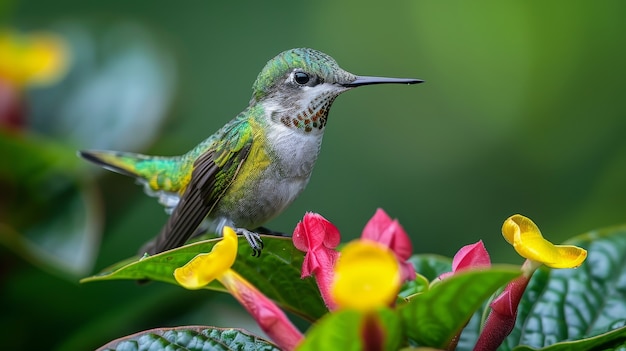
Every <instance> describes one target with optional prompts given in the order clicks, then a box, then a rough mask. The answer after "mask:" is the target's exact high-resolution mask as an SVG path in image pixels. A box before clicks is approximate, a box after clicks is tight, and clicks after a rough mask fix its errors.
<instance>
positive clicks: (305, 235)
mask: <svg viewBox="0 0 626 351" xmlns="http://www.w3.org/2000/svg"><path fill="white" fill-rule="evenodd" d="M340 240H341V236H340V234H339V230H338V229H337V227H335V226H334V225H333V224H332V223H330V222H329V221H328V220H327V219H326V218H324V217H322V216H321V215H319V214H317V213H312V212H307V213H306V214H305V215H304V218H302V221H300V222H298V224H297V225H296V229H295V230H294V232H293V244H294V246H295V247H296V248H297V249H298V250H300V251H304V252H306V254H305V256H304V262H303V263H302V278H305V277H308V276H310V275H313V276H314V277H315V280H316V282H317V286H318V287H319V289H320V293H321V294H322V298H323V299H324V302H325V303H326V306H327V307H328V308H329V309H334V308H335V307H336V305H335V303H334V302H333V299H332V297H331V294H330V289H331V284H332V282H333V276H334V271H333V268H334V267H335V262H336V261H337V258H338V257H339V252H337V251H336V250H335V247H337V245H339V242H340Z"/></svg>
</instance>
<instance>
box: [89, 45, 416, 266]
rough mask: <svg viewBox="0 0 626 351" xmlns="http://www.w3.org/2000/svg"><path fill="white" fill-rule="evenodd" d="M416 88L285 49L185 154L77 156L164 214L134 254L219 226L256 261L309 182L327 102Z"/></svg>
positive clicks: (159, 249) (163, 248)
mask: <svg viewBox="0 0 626 351" xmlns="http://www.w3.org/2000/svg"><path fill="white" fill-rule="evenodd" d="M421 82H423V81H422V80H420V79H401V78H384V77H368V76H356V75H354V74H352V73H350V72H347V71H345V70H343V69H341V68H340V67H339V65H338V64H337V62H335V60H334V59H333V58H332V57H330V56H328V55H326V54H324V53H322V52H319V51H316V50H313V49H305V48H300V49H291V50H287V51H284V52H282V53H280V54H278V56H276V57H274V58H273V59H271V60H270V61H269V62H268V63H267V64H266V65H265V67H264V68H263V70H262V71H261V73H259V75H258V77H257V79H256V81H255V82H254V85H253V86H252V91H253V92H252V98H251V99H250V105H249V106H248V107H247V108H246V109H245V110H244V111H243V112H241V113H240V114H239V115H237V116H236V117H235V118H234V119H232V120H231V121H230V122H228V123H227V124H226V125H225V126H223V127H222V128H221V129H220V130H218V131H217V132H216V133H215V134H213V135H211V136H210V137H208V138H207V139H206V140H204V141H203V142H201V143H200V144H199V145H197V146H196V147H195V148H193V149H192V150H191V151H189V152H187V153H186V154H184V155H182V156H174V157H160V156H146V155H141V154H134V153H128V152H116V151H80V152H79V155H80V156H82V157H83V158H85V159H87V160H89V161H92V162H94V163H96V164H98V165H100V166H102V167H104V168H107V169H109V170H112V171H114V172H118V173H121V174H125V175H128V176H132V177H135V178H136V179H137V180H138V181H139V182H140V183H141V184H143V186H144V189H145V191H146V193H147V194H148V195H150V196H154V197H157V198H158V200H159V203H161V204H162V205H164V206H165V207H166V211H167V212H168V213H170V214H171V216H170V217H169V219H168V221H167V223H166V224H165V226H164V227H163V229H162V230H161V232H160V233H159V235H158V236H157V237H156V238H155V239H154V240H153V241H151V242H149V243H148V244H146V245H145V246H144V247H143V248H142V249H141V250H142V251H141V252H140V254H141V255H143V254H146V253H147V254H151V255H152V254H157V253H159V252H162V251H166V250H170V249H173V248H176V247H179V246H181V245H183V244H185V242H186V241H187V240H188V239H190V238H191V237H192V236H193V235H194V233H196V234H197V233H201V232H203V231H211V232H215V233H221V232H222V228H223V227H224V226H226V225H227V226H230V227H233V228H235V231H236V232H237V233H238V234H239V235H243V236H245V238H246V239H247V241H248V242H249V243H250V246H251V247H252V249H253V254H254V255H258V254H260V250H261V249H262V247H263V246H262V241H261V237H260V236H259V234H258V233H257V231H255V228H258V227H259V226H261V225H263V224H264V223H265V222H267V221H269V220H270V219H272V218H274V217H275V216H277V215H278V214H280V213H281V212H283V210H285V208H287V206H289V205H290V204H291V203H292V202H293V201H294V200H295V199H296V197H297V196H298V195H299V194H300V192H302V190H303V189H304V187H305V186H306V185H307V183H308V182H309V178H310V177H311V171H312V170H313V165H314V164H315V160H316V159H317V155H318V154H319V151H320V146H321V143H322V136H323V135H324V130H325V128H326V122H327V120H328V112H329V110H330V107H331V105H332V103H333V101H334V100H335V98H336V97H337V96H338V95H339V94H341V93H343V92H344V91H347V90H350V89H352V88H355V87H359V86H362V85H371V84H388V83H400V84H416V83H421ZM203 222H204V224H203Z"/></svg>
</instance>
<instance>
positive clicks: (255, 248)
mask: <svg viewBox="0 0 626 351" xmlns="http://www.w3.org/2000/svg"><path fill="white" fill-rule="evenodd" d="M236 232H237V234H239V235H243V237H244V238H246V241H248V244H250V247H251V248H252V257H260V256H261V251H262V250H263V240H261V235H259V233H255V232H252V231H249V230H247V229H244V228H237V230H236Z"/></svg>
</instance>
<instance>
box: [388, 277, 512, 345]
mask: <svg viewBox="0 0 626 351" xmlns="http://www.w3.org/2000/svg"><path fill="white" fill-rule="evenodd" d="M518 275H520V271H519V268H518V267H515V266H506V265H496V266H493V267H491V268H489V269H485V270H480V271H478V270H476V271H472V270H470V271H465V272H460V273H457V274H454V275H453V276H450V277H448V278H446V279H444V280H443V281H441V282H438V283H436V284H434V285H433V286H432V287H431V288H430V290H428V291H426V292H425V293H423V294H419V295H417V296H415V297H414V298H413V299H412V300H411V301H410V302H409V303H408V304H406V305H404V306H402V307H401V308H400V312H401V316H402V317H403V319H404V324H405V325H406V328H407V334H408V336H409V338H411V339H412V340H413V341H415V342H417V343H418V344H419V345H421V346H431V347H436V348H446V347H447V346H448V344H449V343H450V341H451V340H452V338H453V337H454V336H456V335H457V334H458V333H459V332H460V331H461V329H462V328H463V327H464V326H465V324H466V323H467V322H468V321H469V319H470V317H471V316H472V314H473V313H474V312H475V311H476V310H477V309H478V308H479V307H480V306H481V304H482V303H483V302H484V301H485V300H486V299H487V298H489V296H491V295H492V294H493V293H494V292H495V291H496V290H497V289H498V288H500V287H502V286H503V285H504V284H506V283H507V282H508V281H510V280H511V279H513V278H515V277H516V276H518Z"/></svg>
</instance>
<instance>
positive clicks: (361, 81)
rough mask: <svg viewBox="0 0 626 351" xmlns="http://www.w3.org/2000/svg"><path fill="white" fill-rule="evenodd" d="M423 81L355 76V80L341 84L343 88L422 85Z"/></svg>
mask: <svg viewBox="0 0 626 351" xmlns="http://www.w3.org/2000/svg"><path fill="white" fill-rule="evenodd" d="M423 82H424V81H423V80H421V79H411V78H387V77H368V76H357V77H356V79H355V80H353V81H351V82H349V83H344V84H342V85H343V86H344V87H349V88H351V87H358V86H361V85H372V84H418V83H423Z"/></svg>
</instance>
